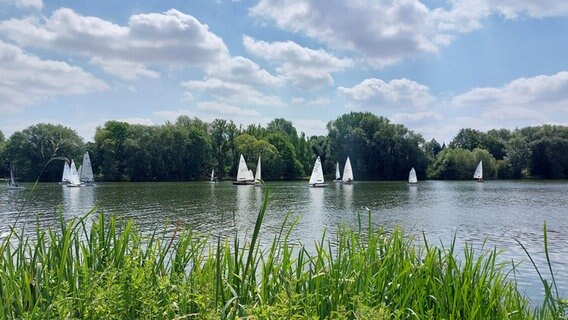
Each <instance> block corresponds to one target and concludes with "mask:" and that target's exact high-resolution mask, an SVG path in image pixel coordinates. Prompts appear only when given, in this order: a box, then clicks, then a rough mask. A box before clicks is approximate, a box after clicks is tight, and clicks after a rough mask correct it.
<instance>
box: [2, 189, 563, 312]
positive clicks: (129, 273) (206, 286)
mask: <svg viewBox="0 0 568 320" xmlns="http://www.w3.org/2000/svg"><path fill="white" fill-rule="evenodd" d="M268 197H269V192H268V190H267V191H266V193H265V197H264V202H263V206H262V208H261V209H260V210H259V214H258V216H257V220H256V224H255V228H254V231H253V234H252V235H251V237H250V239H249V240H241V238H240V237H239V236H238V235H235V236H234V237H233V238H224V239H223V238H221V237H217V238H216V239H212V238H211V237H210V236H207V235H205V236H204V235H200V234H196V233H195V232H193V231H192V230H191V229H187V228H183V227H181V226H176V227H175V228H174V230H173V231H166V230H159V229H156V231H154V232H153V233H152V234H150V235H145V234H143V233H142V232H140V231H139V230H138V228H137V227H136V225H135V224H133V223H132V221H130V220H129V221H125V220H121V219H120V218H119V217H117V216H105V215H104V214H103V213H102V212H95V211H92V212H90V213H88V214H87V215H85V216H83V217H80V218H76V219H72V220H70V221H64V220H63V218H61V220H60V225H59V229H58V230H43V229H41V228H39V227H37V228H36V230H35V235H34V237H32V238H30V237H27V236H25V235H24V234H23V233H20V234H14V235H13V236H11V237H8V238H6V239H4V240H3V241H2V243H1V244H0V252H1V256H0V301H2V303H0V318H3V319H14V318H26V319H39V318H42V319H44V318H81V319H82V318H90V319H147V318H157V319H219V318H222V319H237V318H239V319H243V318H244V319H252V318H254V319H256V318H259V319H281V318H285V319H304V318H320V319H324V318H329V319H369V318H372V319H565V316H566V314H565V310H566V309H565V308H564V309H563V308H562V305H561V303H562V301H563V300H561V299H559V297H557V296H555V299H554V300H553V301H552V302H551V301H550V299H545V303H544V304H543V305H542V306H540V307H538V308H533V307H531V305H530V304H529V303H528V300H527V299H526V298H525V297H524V296H522V295H521V294H520V292H519V290H518V289H517V287H516V285H515V283H514V282H511V281H509V280H508V278H507V272H508V271H509V270H508V269H507V268H508V265H506V264H504V263H500V262H498V261H499V260H498V259H497V258H498V254H499V252H497V251H496V250H495V249H493V250H485V249H482V250H477V251H474V249H473V248H472V247H471V246H466V247H465V249H464V250H462V251H460V252H457V250H456V249H455V240H454V243H453V244H451V245H450V246H449V247H448V248H444V247H437V246H432V245H430V244H429V243H428V242H427V241H426V240H425V237H424V240H423V241H422V242H421V243H422V244H421V245H416V241H414V239H413V238H412V237H410V236H407V235H405V234H404V233H403V232H402V231H401V230H400V229H398V228H396V229H394V230H390V231H389V232H386V231H385V230H382V229H379V230H374V229H373V228H372V226H371V223H370V222H371V221H370V214H369V215H368V219H367V222H366V223H367V224H368V225H367V226H363V224H364V222H363V220H364V219H362V217H361V216H359V227H358V229H357V230H353V229H350V228H346V227H341V228H339V230H338V232H337V233H336V235H335V236H333V239H329V238H330V237H329V236H327V235H324V236H323V237H322V239H321V240H319V241H318V242H317V243H315V249H314V250H308V249H307V248H306V247H305V246H304V245H302V244H298V243H294V242H292V241H290V240H289V235H290V231H291V230H292V229H293V228H294V225H295V224H296V223H297V221H298V220H297V219H296V220H293V221H289V220H290V215H287V216H286V217H285V219H284V221H283V223H282V227H281V229H280V232H279V233H278V234H276V235H274V238H273V240H272V242H271V244H270V245H268V246H264V247H262V246H261V245H260V241H259V236H260V234H261V232H262V222H263V219H264V214H265V212H266V205H267V203H268ZM288 224H290V225H288ZM364 227H365V228H364ZM545 234H546V229H545ZM32 239H33V240H32ZM544 285H545V288H547V291H546V292H547V294H551V296H552V294H553V293H554V292H555V291H553V288H554V286H553V285H552V284H549V283H548V282H544Z"/></svg>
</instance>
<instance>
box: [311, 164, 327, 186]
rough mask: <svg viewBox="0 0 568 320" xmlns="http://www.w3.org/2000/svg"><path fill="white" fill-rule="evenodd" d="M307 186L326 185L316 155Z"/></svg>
mask: <svg viewBox="0 0 568 320" xmlns="http://www.w3.org/2000/svg"><path fill="white" fill-rule="evenodd" d="M308 187H314V188H315V187H327V184H326V183H325V181H324V179H323V169H322V167H321V160H320V157H317V159H316V162H315V163H314V168H313V170H312V175H311V176H310V182H308Z"/></svg>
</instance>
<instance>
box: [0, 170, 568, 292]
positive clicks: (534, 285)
mask: <svg viewBox="0 0 568 320" xmlns="http://www.w3.org/2000/svg"><path fill="white" fill-rule="evenodd" d="M267 186H268V188H269V190H270V199H269V204H268V211H267V213H266V216H265V222H264V225H263V228H262V231H261V232H262V236H263V238H262V239H263V241H265V242H268V241H270V240H271V239H272V236H273V235H274V234H276V233H277V232H278V231H279V230H280V228H281V226H282V222H283V219H284V217H285V216H286V214H287V213H288V212H289V213H290V214H291V217H292V218H296V217H299V222H298V225H297V226H296V228H295V229H293V232H292V233H291V238H292V240H294V241H301V242H303V243H305V244H307V245H310V244H313V242H314V241H318V240H320V239H321V237H322V235H323V233H324V230H327V232H328V235H329V234H333V233H334V232H335V231H336V230H337V227H338V226H340V225H346V226H352V227H354V228H356V227H357V225H358V213H360V214H361V216H362V218H363V223H365V222H366V221H367V220H366V219H367V214H368V212H370V214H371V217H372V223H373V224H374V227H383V228H385V229H386V230H387V231H388V230H392V229H393V228H394V227H395V226H396V225H399V226H401V227H402V228H403V229H404V230H405V232H406V233H407V234H415V235H417V237H418V238H421V237H422V233H423V232H424V234H425V235H426V237H427V239H428V240H429V241H430V243H431V244H440V243H444V244H445V245H449V244H450V243H451V241H452V239H453V238H454V236H455V237H456V243H457V247H458V248H462V247H463V244H464V243H465V242H468V243H470V244H472V245H473V246H475V247H480V246H481V244H482V243H483V242H484V241H486V248H488V249H491V248H493V247H494V246H496V247H497V248H498V249H500V250H503V253H502V255H501V256H500V257H501V259H502V260H503V261H510V260H511V259H513V260H514V261H515V262H516V263H519V262H521V265H520V267H519V268H518V273H517V274H516V278H517V280H518V282H519V287H520V288H521V290H523V291H525V292H526V293H527V295H528V296H529V297H532V298H533V300H535V301H537V302H538V301H539V300H540V299H541V296H542V285H541V284H540V282H539V279H538V276H537V274H536V272H535V271H534V269H533V267H532V265H531V264H530V262H529V261H528V258H527V256H526V254H525V253H524V251H523V250H522V248H521V247H520V246H519V244H518V243H517V242H516V241H515V239H518V240H519V241H520V242H521V243H523V245H525V247H526V248H527V249H528V250H529V252H530V253H531V255H532V256H533V258H534V259H535V260H536V263H537V265H538V266H539V268H541V272H544V273H545V274H547V273H548V272H547V271H548V269H547V265H546V258H545V255H544V241H543V225H544V223H545V222H546V224H547V227H548V241H549V253H550V258H551V260H552V263H553V268H554V271H555V272H556V275H555V276H556V280H557V282H558V285H559V291H560V294H561V295H563V296H564V297H568V258H567V257H568V182H567V181H486V182H484V183H477V182H473V181H421V182H420V184H419V185H417V186H409V185H407V184H406V183H405V182H356V183H354V184H353V185H342V184H336V183H333V182H330V183H329V186H328V187H327V188H307V183H306V182H305V181H298V182H273V183H270V182H269V183H268V184H267ZM27 187H28V188H27V189H26V190H24V191H8V190H6V189H5V188H3V189H0V232H4V231H6V230H8V226H10V225H13V224H14V223H16V227H17V228H20V229H21V228H22V227H23V226H24V225H26V229H29V230H30V231H32V229H33V228H32V227H33V226H34V225H35V223H36V219H37V220H39V222H40V224H41V226H42V227H53V228H55V227H56V226H57V220H56V219H57V211H58V210H61V211H62V212H63V215H64V216H65V217H66V218H71V217H75V216H81V215H84V214H85V213H87V212H88V211H89V210H91V209H93V208H95V209H96V210H102V211H103V212H104V213H105V214H113V213H117V214H119V215H122V216H127V217H132V218H133V219H134V220H135V221H136V222H137V224H138V225H139V226H140V228H141V229H142V230H147V231H150V230H154V228H156V227H160V228H162V227H164V226H165V227H166V228H169V229H171V228H172V226H173V225H175V224H176V223H181V224H184V225H190V226H192V227H193V228H195V229H197V230H200V231H202V232H204V233H211V234H214V235H217V234H223V235H230V234H233V233H234V232H237V230H238V233H239V234H240V235H246V234H248V235H250V234H251V233H252V230H253V228H254V223H255V220H256V216H257V213H258V210H259V209H260V206H261V203H262V199H263V195H264V194H263V192H264V188H260V187H254V186H233V185H232V184H231V183H230V182H219V183H209V182H190V183H99V184H97V185H96V186H94V187H84V188H67V187H63V186H60V185H58V184H38V185H37V187H36V188H35V190H34V191H33V193H31V195H29V191H30V189H31V185H27ZM28 195H29V196H28ZM26 198H28V199H27V201H26ZM367 210H368V211H367ZM16 220H17V222H16Z"/></svg>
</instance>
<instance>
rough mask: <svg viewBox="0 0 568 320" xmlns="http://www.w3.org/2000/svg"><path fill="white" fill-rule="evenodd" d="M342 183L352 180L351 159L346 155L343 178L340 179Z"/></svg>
mask: <svg viewBox="0 0 568 320" xmlns="http://www.w3.org/2000/svg"><path fill="white" fill-rule="evenodd" d="M341 181H342V182H343V183H352V182H353V169H352V168H351V160H349V157H347V160H345V167H344V168H343V178H342V179H341Z"/></svg>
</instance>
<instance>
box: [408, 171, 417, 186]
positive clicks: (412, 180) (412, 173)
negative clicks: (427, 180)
mask: <svg viewBox="0 0 568 320" xmlns="http://www.w3.org/2000/svg"><path fill="white" fill-rule="evenodd" d="M417 182H418V178H416V170H414V168H412V169H410V173H409V174H408V183H417Z"/></svg>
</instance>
